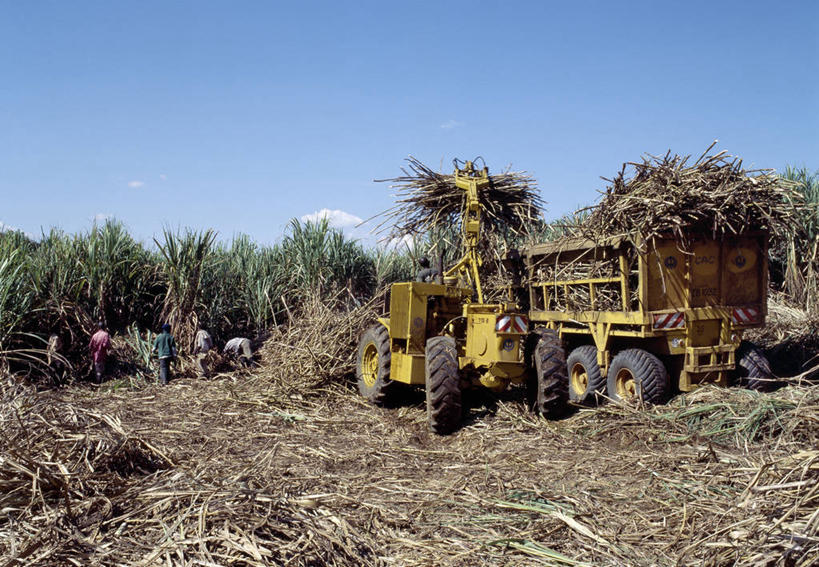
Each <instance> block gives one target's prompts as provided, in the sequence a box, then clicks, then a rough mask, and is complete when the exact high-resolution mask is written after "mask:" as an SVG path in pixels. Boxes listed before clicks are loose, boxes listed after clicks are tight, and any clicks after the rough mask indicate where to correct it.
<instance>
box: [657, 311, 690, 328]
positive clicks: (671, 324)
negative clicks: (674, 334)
mask: <svg viewBox="0 0 819 567" xmlns="http://www.w3.org/2000/svg"><path fill="white" fill-rule="evenodd" d="M653 327H654V328H655V329H679V328H680V327H685V314H683V313H661V314H660V315H654V325H653Z"/></svg>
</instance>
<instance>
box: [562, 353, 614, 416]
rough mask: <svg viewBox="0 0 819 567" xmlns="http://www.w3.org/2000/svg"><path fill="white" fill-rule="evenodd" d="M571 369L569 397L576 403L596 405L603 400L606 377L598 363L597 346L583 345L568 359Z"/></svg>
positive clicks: (567, 364) (569, 368)
mask: <svg viewBox="0 0 819 567" xmlns="http://www.w3.org/2000/svg"><path fill="white" fill-rule="evenodd" d="M566 366H567V368H568V371H569V399H570V400H571V401H573V402H574V403H576V404H580V405H588V406H594V405H597V404H599V403H600V402H602V401H603V397H602V394H604V393H605V392H606V379H605V378H604V377H603V375H602V373H601V372H600V365H599V364H597V347H596V346H594V345H583V346H581V347H577V348H576V349H574V350H573V351H572V352H571V354H569V358H567V359H566Z"/></svg>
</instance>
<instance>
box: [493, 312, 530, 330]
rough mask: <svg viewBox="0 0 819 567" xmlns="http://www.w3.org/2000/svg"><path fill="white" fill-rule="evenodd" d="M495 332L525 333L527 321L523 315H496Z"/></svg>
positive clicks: (527, 328) (527, 325) (527, 326)
mask: <svg viewBox="0 0 819 567" xmlns="http://www.w3.org/2000/svg"><path fill="white" fill-rule="evenodd" d="M495 330H496V331H497V332H499V333H525V332H527V331H528V330H529V321H528V320H527V319H526V317H524V316H523V315H498V321H497V323H496V324H495Z"/></svg>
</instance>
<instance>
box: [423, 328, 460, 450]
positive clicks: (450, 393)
mask: <svg viewBox="0 0 819 567" xmlns="http://www.w3.org/2000/svg"><path fill="white" fill-rule="evenodd" d="M425 354H426V360H425V361H424V368H425V371H426V381H427V384H426V394H427V419H428V420H429V428H430V429H432V431H434V432H435V433H437V434H438V435H447V434H449V433H452V432H453V431H455V429H457V427H458V425H459V424H460V423H461V416H462V414H463V404H462V400H461V378H460V375H459V372H458V347H457V346H456V345H455V339H453V338H452V337H432V338H430V339H428V340H427V347H426V353H425Z"/></svg>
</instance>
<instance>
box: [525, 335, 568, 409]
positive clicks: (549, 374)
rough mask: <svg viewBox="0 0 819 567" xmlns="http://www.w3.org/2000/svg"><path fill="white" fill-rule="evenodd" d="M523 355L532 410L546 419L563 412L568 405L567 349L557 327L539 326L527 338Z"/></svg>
mask: <svg viewBox="0 0 819 567" xmlns="http://www.w3.org/2000/svg"><path fill="white" fill-rule="evenodd" d="M525 346H526V348H525V350H524V358H525V361H526V363H527V365H528V366H529V369H530V377H529V379H528V380H527V396H528V398H529V405H530V407H531V408H532V411H534V412H535V413H539V414H540V415H542V416H544V417H547V418H549V419H556V418H559V417H562V416H563V415H565V414H566V412H567V410H568V407H569V379H568V378H567V376H566V351H565V350H564V349H563V345H562V344H561V341H560V336H559V335H558V334H557V331H554V330H552V329H547V328H545V327H539V328H537V329H535V330H534V331H533V332H532V333H530V335H529V336H528V337H527V339H526V345H525Z"/></svg>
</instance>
